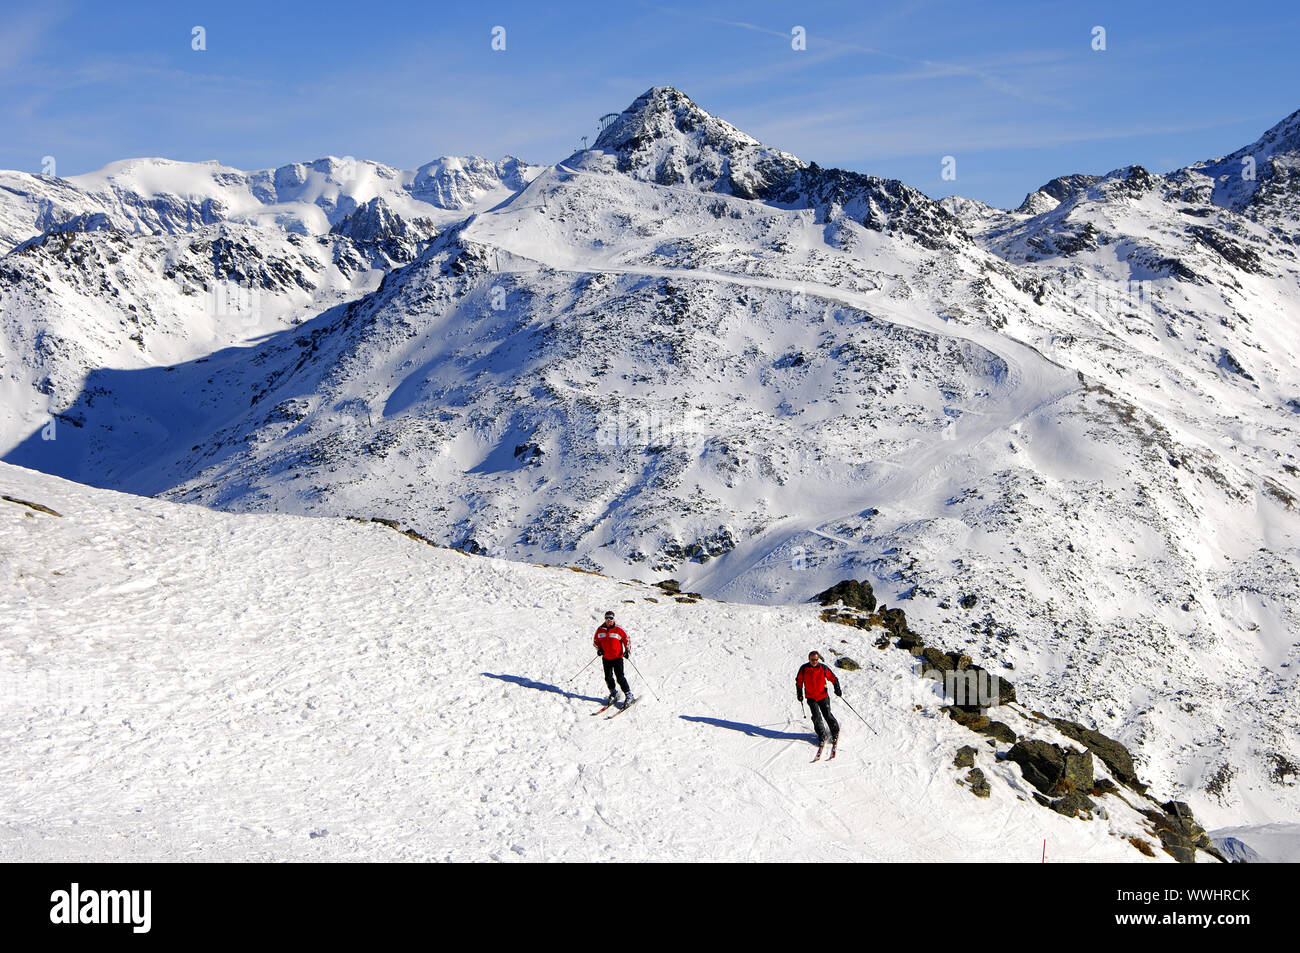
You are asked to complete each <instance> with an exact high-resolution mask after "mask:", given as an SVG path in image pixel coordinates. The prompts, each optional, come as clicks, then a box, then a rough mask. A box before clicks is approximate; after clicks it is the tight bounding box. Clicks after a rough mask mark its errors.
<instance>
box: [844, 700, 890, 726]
mask: <svg viewBox="0 0 1300 953" xmlns="http://www.w3.org/2000/svg"><path fill="white" fill-rule="evenodd" d="M840 701H842V702H844V704H845V705H848V708H849V711H851V712H853V714H855V715H858V710H857V709H856V708H854V707H853V706H852V705H849V700H848V699H847V698H845V697H844V696H843V695H841V696H840ZM858 720H860V721H861V722H862V723H863V724H864V725H866V726H867V727H868V728H871V722H869V721H867V719H865V718H863V717H862V716H861V715H858ZM871 733H872V734H873V735H878V734H880V732H878V731H876V729H875V728H871Z"/></svg>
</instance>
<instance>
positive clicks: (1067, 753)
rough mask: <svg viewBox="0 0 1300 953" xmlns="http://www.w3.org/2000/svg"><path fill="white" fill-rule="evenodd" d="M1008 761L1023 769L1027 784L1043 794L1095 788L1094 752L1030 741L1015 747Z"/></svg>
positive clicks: (1017, 743)
mask: <svg viewBox="0 0 1300 953" xmlns="http://www.w3.org/2000/svg"><path fill="white" fill-rule="evenodd" d="M1007 760H1008V761H1013V762H1015V763H1016V764H1018V765H1020V770H1021V772H1022V773H1023V774H1024V776H1025V780H1026V781H1028V782H1029V783H1030V784H1032V785H1033V786H1034V787H1036V788H1037V789H1038V790H1039V791H1042V792H1043V793H1044V794H1051V795H1063V794H1069V793H1070V792H1073V791H1089V790H1091V789H1092V786H1093V779H1092V752H1091V751H1086V750H1085V751H1076V750H1075V749H1073V748H1069V749H1065V748H1062V747H1061V746H1060V745H1054V744H1051V743H1049V742H1046V741H1038V740H1033V739H1031V740H1026V741H1017V742H1016V743H1015V744H1014V745H1012V746H1011V750H1010V751H1008V752H1007Z"/></svg>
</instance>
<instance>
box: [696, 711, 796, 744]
mask: <svg viewBox="0 0 1300 953" xmlns="http://www.w3.org/2000/svg"><path fill="white" fill-rule="evenodd" d="M678 717H679V718H681V720H682V721H694V722H699V723H700V724H702V725H712V726H713V727H715V728H730V729H731V730H732V731H739V732H740V733H741V734H744V735H749V736H750V737H751V738H772V739H774V740H776V741H808V740H810V739H811V740H812V741H813V742H814V743H815V742H816V740H817V735H815V734H814V733H813V732H811V731H800V732H790V731H776V730H774V729H772V728H766V727H764V726H763V725H747V724H745V723H744V722H743V721H727V720H725V719H723V718H705V717H703V716H700V715H678Z"/></svg>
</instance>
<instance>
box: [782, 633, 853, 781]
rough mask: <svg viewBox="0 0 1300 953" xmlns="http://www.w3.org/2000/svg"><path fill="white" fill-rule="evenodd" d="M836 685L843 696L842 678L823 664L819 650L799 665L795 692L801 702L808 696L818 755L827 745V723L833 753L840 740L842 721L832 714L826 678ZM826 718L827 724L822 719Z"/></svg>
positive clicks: (837, 692) (837, 691)
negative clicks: (841, 689)
mask: <svg viewBox="0 0 1300 953" xmlns="http://www.w3.org/2000/svg"><path fill="white" fill-rule="evenodd" d="M827 679H830V681H831V684H832V685H834V686H835V694H836V695H840V696H843V694H844V692H842V691H840V680H839V679H838V678H836V677H835V673H834V672H832V671H831V670H830V669H829V668H827V667H826V666H825V665H823V664H822V657H821V655H820V654H818V653H817V652H809V653H808V661H807V663H805V664H804V665H800V666H799V672H798V674H796V675H795V677H794V693H795V697H796V698H797V699H799V701H800V702H802V701H803V699H804V696H805V695H807V696H808V709H809V710H810V711H811V712H812V720H813V728H815V729H816V731H817V757H819V758H820V757H821V752H822V748H824V747H826V734H827V732H826V725H830V739H831V754H832V755H833V754H834V753H835V746H836V745H838V744H839V741H840V723H839V722H838V721H836V720H835V716H834V715H832V714H831V699H830V695H829V694H828V693H827V691H826V680H827ZM823 718H825V719H826V724H823V723H822V719H823Z"/></svg>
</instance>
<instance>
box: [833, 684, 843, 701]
mask: <svg viewBox="0 0 1300 953" xmlns="http://www.w3.org/2000/svg"><path fill="white" fill-rule="evenodd" d="M835 697H836V698H843V697H844V693H843V692H842V691H840V687H839V686H838V685H836V686H835Z"/></svg>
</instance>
